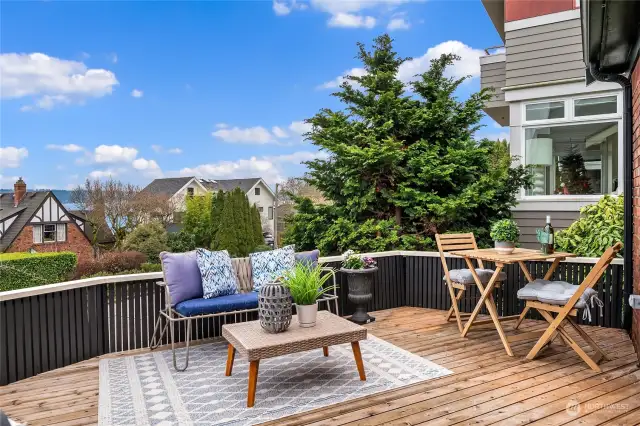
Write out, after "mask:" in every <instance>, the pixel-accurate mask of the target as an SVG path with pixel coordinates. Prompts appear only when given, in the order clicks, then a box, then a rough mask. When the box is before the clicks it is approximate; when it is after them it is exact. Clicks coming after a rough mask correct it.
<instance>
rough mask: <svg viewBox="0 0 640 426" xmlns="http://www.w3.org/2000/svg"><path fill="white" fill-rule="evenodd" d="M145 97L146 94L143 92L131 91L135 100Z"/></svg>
mask: <svg viewBox="0 0 640 426" xmlns="http://www.w3.org/2000/svg"><path fill="white" fill-rule="evenodd" d="M143 95H144V92H143V91H142V90H138V89H133V90H132V91H131V96H133V97H134V98H141V97H142V96H143Z"/></svg>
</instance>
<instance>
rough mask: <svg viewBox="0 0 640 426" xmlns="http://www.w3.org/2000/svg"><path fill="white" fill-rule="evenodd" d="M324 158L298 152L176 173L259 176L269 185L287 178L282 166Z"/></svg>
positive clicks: (207, 165) (219, 177) (213, 175)
mask: <svg viewBox="0 0 640 426" xmlns="http://www.w3.org/2000/svg"><path fill="white" fill-rule="evenodd" d="M315 158H326V154H325V153H324V152H319V151H318V152H311V151H298V152H294V153H292V154H285V155H276V156H265V157H251V158H245V159H239V160H235V161H219V162H216V163H209V164H201V165H199V166H196V167H186V168H184V169H182V170H180V171H179V172H178V174H179V175H181V176H198V177H203V178H209V179H230V178H246V177H249V176H256V177H257V176H259V177H261V178H263V179H264V180H265V181H267V182H269V183H275V182H281V181H283V180H284V179H285V178H286V177H287V176H286V172H285V171H284V169H283V166H284V165H292V164H293V165H295V164H297V165H299V164H300V163H301V162H302V161H309V160H313V159H315Z"/></svg>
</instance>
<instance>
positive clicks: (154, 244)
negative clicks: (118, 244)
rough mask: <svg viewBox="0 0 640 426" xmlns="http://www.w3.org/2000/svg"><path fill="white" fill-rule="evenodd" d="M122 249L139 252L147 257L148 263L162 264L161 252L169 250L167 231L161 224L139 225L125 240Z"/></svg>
mask: <svg viewBox="0 0 640 426" xmlns="http://www.w3.org/2000/svg"><path fill="white" fill-rule="evenodd" d="M122 249H123V250H125V251H139V252H140V253H144V254H145V255H146V256H147V261H148V262H150V263H160V258H159V255H160V252H162V251H166V250H168V249H169V246H168V245H167V231H166V230H165V229H164V226H162V224H161V223H159V222H149V223H145V224H142V225H139V226H137V227H136V228H135V229H134V230H133V231H132V232H131V233H130V234H129V235H127V237H126V238H125V239H124V242H123V244H122Z"/></svg>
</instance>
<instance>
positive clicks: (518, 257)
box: [449, 248, 575, 356]
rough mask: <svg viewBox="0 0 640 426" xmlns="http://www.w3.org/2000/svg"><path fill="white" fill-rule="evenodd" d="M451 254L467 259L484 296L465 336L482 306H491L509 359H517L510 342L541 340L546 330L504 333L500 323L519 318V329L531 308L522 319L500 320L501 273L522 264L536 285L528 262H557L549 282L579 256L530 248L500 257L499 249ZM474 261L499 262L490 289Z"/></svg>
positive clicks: (453, 252) (523, 312)
mask: <svg viewBox="0 0 640 426" xmlns="http://www.w3.org/2000/svg"><path fill="white" fill-rule="evenodd" d="M449 254H452V255H455V256H460V257H463V258H464V260H465V261H466V262H467V266H468V267H469V269H470V270H471V274H472V275H473V279H474V280H475V282H476V285H477V286H478V288H479V289H480V293H481V296H480V299H479V300H478V303H477V305H476V307H475V308H474V309H473V312H472V313H471V315H470V316H469V319H468V320H467V323H466V324H465V326H464V329H463V330H462V337H465V336H466V335H467V333H468V332H469V329H470V328H471V326H472V325H474V320H475V319H476V317H477V316H478V314H479V313H480V309H482V306H483V305H484V306H486V307H487V311H489V315H490V316H491V321H493V324H494V325H495V327H496V330H497V331H498V335H499V336H500V340H501V341H502V344H503V345H504V348H505V350H506V351H507V354H508V355H509V356H513V352H512V351H511V347H510V346H509V342H514V341H520V340H525V339H533V338H538V337H540V335H541V334H542V333H543V332H544V331H532V332H528V333H523V334H518V335H515V336H506V335H505V334H504V330H503V329H502V325H501V324H500V321H504V320H506V319H517V320H518V321H517V323H516V327H517V326H518V325H519V324H520V322H521V321H522V320H523V319H524V317H525V315H526V314H527V311H528V309H525V310H524V311H522V313H521V314H520V315H518V316H513V317H503V318H500V317H499V316H498V310H497V309H496V304H495V302H494V301H493V289H494V287H495V285H496V283H497V282H498V276H499V275H500V272H502V269H503V268H504V266H505V265H511V264H514V263H517V264H518V265H520V269H522V272H523V273H524V276H525V277H526V278H527V280H528V281H529V282H532V281H533V280H534V279H535V278H534V277H533V276H532V275H531V273H530V272H529V269H528V268H527V265H526V264H525V262H527V261H543V260H551V259H553V263H552V264H551V267H549V270H548V271H547V273H546V274H545V276H544V279H545V280H549V279H551V277H553V273H554V272H555V270H556V268H557V267H558V265H559V264H560V262H562V261H563V260H565V259H566V258H568V257H575V255H574V254H571V253H562V252H556V253H553V254H544V253H542V252H541V251H540V250H530V249H521V248H517V249H515V250H514V252H513V253H511V254H499V253H498V252H497V251H496V250H495V249H475V250H454V251H450V252H449ZM472 259H479V260H483V261H487V262H494V263H495V265H496V268H495V272H494V274H493V276H492V277H491V279H490V280H489V282H488V283H487V285H486V287H485V286H484V285H483V284H482V282H481V281H480V277H478V274H476V270H475V267H474V265H473V261H472ZM483 322H484V321H483ZM475 323H476V324H479V322H478V321H476V322H475Z"/></svg>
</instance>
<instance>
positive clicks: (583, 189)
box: [556, 146, 593, 195]
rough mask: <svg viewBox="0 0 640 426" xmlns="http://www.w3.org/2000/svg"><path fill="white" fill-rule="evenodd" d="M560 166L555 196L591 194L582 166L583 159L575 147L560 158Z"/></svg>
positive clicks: (585, 171)
mask: <svg viewBox="0 0 640 426" xmlns="http://www.w3.org/2000/svg"><path fill="white" fill-rule="evenodd" d="M559 165H560V186H559V187H558V189H557V190H556V193H557V194H563V195H569V194H591V193H592V192H593V191H592V189H591V181H590V179H589V176H588V175H587V168H586V167H585V165H584V157H583V156H582V154H581V153H580V151H578V149H577V148H576V147H575V146H571V149H570V150H569V153H568V154H567V155H565V156H564V157H562V158H561V159H560V162H559Z"/></svg>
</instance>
